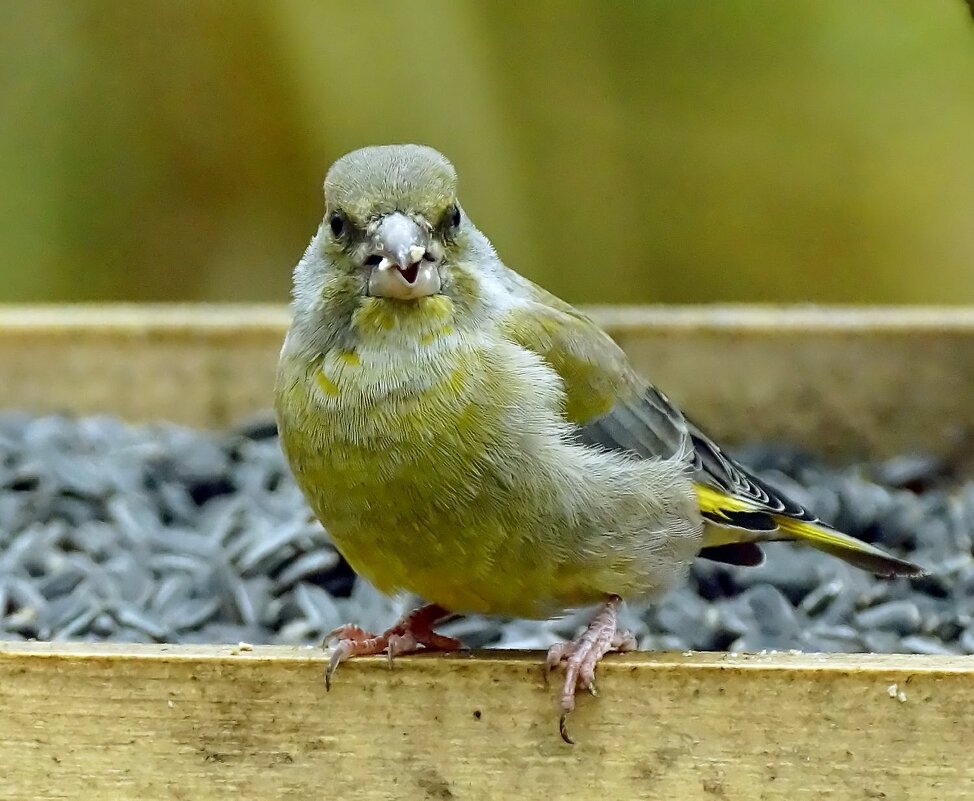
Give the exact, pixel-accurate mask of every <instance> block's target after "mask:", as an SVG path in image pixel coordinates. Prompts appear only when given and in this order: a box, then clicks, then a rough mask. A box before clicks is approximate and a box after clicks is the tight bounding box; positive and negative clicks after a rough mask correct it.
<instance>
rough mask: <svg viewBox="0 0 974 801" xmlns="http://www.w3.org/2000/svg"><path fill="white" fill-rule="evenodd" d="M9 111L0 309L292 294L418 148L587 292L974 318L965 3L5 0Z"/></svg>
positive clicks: (580, 293)
mask: <svg viewBox="0 0 974 801" xmlns="http://www.w3.org/2000/svg"><path fill="white" fill-rule="evenodd" d="M0 119H2V125H0V270H2V276H3V280H2V281H0V301H42V300H58V301H60V300H96V299H131V300H197V299H215V300H278V301H283V300H284V299H285V297H286V295H287V292H288V288H289V283H290V270H291V267H292V265H293V264H294V262H295V261H296V260H297V258H298V257H299V256H300V254H301V252H302V251H303V249H304V247H305V245H306V243H307V241H308V239H309V238H310V237H311V235H312V233H313V231H314V229H315V227H316V226H317V224H318V222H319V219H320V216H321V206H322V201H321V194H320V187H321V180H322V178H323V176H324V172H325V170H326V168H327V167H328V165H329V164H330V163H331V161H333V160H334V159H335V158H336V157H338V156H339V155H341V154H342V153H343V152H345V151H347V150H349V149H352V148H355V147H358V146H361V145H364V144H369V143H385V142H405V141H416V142H423V143H427V144H430V145H433V146H435V147H437V148H439V149H440V150H442V151H443V152H444V153H446V154H447V156H449V157H450V158H451V159H453V161H454V162H455V163H456V165H457V167H458V169H459V172H460V176H461V194H462V198H463V201H464V204H465V206H466V208H467V210H468V212H469V213H470V215H471V217H472V218H473V219H474V221H475V222H476V223H477V224H478V225H479V226H480V227H481V228H482V229H483V230H484V231H486V232H487V234H488V235H489V236H490V237H491V238H492V240H493V241H494V244H495V245H496V246H497V248H498V250H499V251H500V253H501V255H502V257H503V258H504V259H505V260H506V261H507V262H508V264H510V265H511V266H513V267H515V268H516V269H518V270H520V271H521V272H523V273H525V274H527V275H529V276H530V277H532V278H534V279H535V280H538V281H540V282H541V283H543V284H545V285H546V286H547V287H549V288H550V289H552V290H554V291H555V292H557V293H559V294H561V295H563V296H565V297H566V298H568V299H569V300H571V301H584V302H611V301H647V302H657V301H662V302H685V301H819V302H870V303H871V302H949V303H954V302H974V23H972V21H971V17H970V10H969V9H968V8H967V7H966V5H965V4H964V3H963V2H961V0H794V1H789V2H782V0H763V1H761V0H733V1H731V0H727V1H726V2H690V1H689V0H668V1H667V2H663V1H662V0H643V2H633V3H621V2H619V3H609V2H605V3H601V4H594V3H582V2H558V3H556V2H520V3H515V2H447V1H446V0H443V2H416V3H410V2H399V3H391V2H389V3H378V2H367V1H366V0H359V2H345V3H337V2H336V3H326V2H312V1H311V0H276V1H275V2H246V1H245V0H234V2H229V0H228V1H227V2H217V1H216V0H207V1H205V2H188V1H184V2H165V1H164V0H155V1H153V2H150V1H149V0H124V1H123V0H117V1H114V2H108V1H107V0H73V1H72V2H58V3H55V2H35V1H34V0H5V2H3V3H2V4H0Z"/></svg>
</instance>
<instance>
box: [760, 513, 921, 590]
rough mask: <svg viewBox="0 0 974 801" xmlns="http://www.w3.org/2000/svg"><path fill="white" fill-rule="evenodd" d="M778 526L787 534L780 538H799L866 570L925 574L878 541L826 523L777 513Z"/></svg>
mask: <svg viewBox="0 0 974 801" xmlns="http://www.w3.org/2000/svg"><path fill="white" fill-rule="evenodd" d="M773 517H774V520H775V522H776V523H777V524H778V530H779V531H780V532H781V533H783V534H785V535H786V536H783V537H780V539H789V540H798V541H800V542H804V543H807V544H808V545H811V546H812V547H813V548H817V549H818V550H820V551H825V553H828V554H832V556H838V557H839V558H840V559H842V560H844V561H846V562H848V563H849V564H850V565H855V566H856V567H860V568H862V569H863V570H869V571H870V572H872V573H877V574H879V575H880V576H922V575H923V574H924V570H923V568H921V567H920V566H919V565H915V564H913V563H912V562H907V561H906V560H905V559H898V558H897V557H895V556H890V555H889V554H888V553H886V552H885V551H882V550H880V549H879V548H877V547H876V546H875V545H870V544H869V543H868V542H863V541H862V540H857V539H856V538H855V537H850V536H849V535H848V534H843V533H842V532H841V531H836V530H835V529H833V528H830V527H829V526H826V525H825V524H824V523H819V522H809V521H805V520H796V519H795V518H793V517H785V516H783V515H774V516H773Z"/></svg>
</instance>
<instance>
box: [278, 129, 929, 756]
mask: <svg viewBox="0 0 974 801" xmlns="http://www.w3.org/2000/svg"><path fill="white" fill-rule="evenodd" d="M456 188H457V176H456V172H455V170H454V168H453V166H452V164H451V163H450V162H449V161H448V160H447V159H446V158H445V157H444V156H442V155H441V154H440V153H438V152H437V151H435V150H433V149H431V148H428V147H422V146H418V145H396V146H384V147H368V148H364V149H361V150H356V151H354V152H352V153H349V154H347V155H346V156H344V157H342V158H341V159H339V160H338V161H337V162H335V164H334V165H333V166H332V167H331V169H330V170H329V172H328V174H327V177H326V179H325V185H324V194H325V216H324V220H323V222H322V224H321V226H320V227H319V228H318V231H317V233H316V234H315V236H314V238H313V239H312V240H311V244H310V245H309V246H308V248H307V250H306V251H305V253H304V256H303V257H302V258H301V260H300V262H299V263H298V265H297V267H296V268H295V271H294V291H293V303H292V311H293V322H292V324H291V327H290V329H289V331H288V334H287V337H286V339H285V341H284V346H283V348H282V351H281V356H280V363H279V368H278V372H277V380H276V387H275V408H276V414H277V420H278V426H279V430H280V435H281V444H282V447H283V450H284V453H285V455H286V457H287V460H288V462H289V464H290V466H291V469H292V470H293V472H294V476H295V478H296V479H297V482H298V484H299V485H300V487H301V489H302V491H303V492H304V495H305V497H306V498H307V500H308V503H309V504H310V506H311V509H312V510H313V511H314V513H315V514H316V515H317V517H318V518H319V519H320V521H321V522H322V523H323V524H324V526H325V528H326V529H327V530H328V533H329V534H330V536H331V538H332V540H333V541H334V543H335V546H336V547H337V548H338V550H339V551H340V552H341V553H342V554H343V556H344V557H345V558H346V559H347V560H348V562H349V564H350V565H351V566H352V568H353V569H354V570H355V571H356V572H357V573H359V574H360V575H362V576H364V577H365V578H367V579H368V580H369V581H371V582H372V583H373V584H374V585H375V586H376V587H378V588H379V589H380V590H382V591H384V592H386V593H397V592H400V591H409V592H412V593H415V594H416V595H418V596H420V597H421V598H423V599H424V600H425V601H428V604H427V605H426V606H423V607H421V608H420V609H418V610H416V611H415V612H412V613H411V614H409V615H407V616H406V617H404V618H403V619H402V620H400V621H399V622H398V623H397V624H396V625H394V626H393V627H392V628H390V629H389V630H388V631H386V632H384V633H381V634H373V633H370V632H366V631H363V630H362V629H360V628H358V627H356V626H353V625H347V626H343V627H341V628H339V629H337V630H336V631H335V632H333V635H334V639H335V640H336V644H335V646H334V650H333V652H332V655H331V659H330V661H329V665H328V670H327V674H326V678H327V679H328V680H330V679H331V676H332V674H333V672H334V670H335V668H336V667H337V666H338V664H339V663H340V662H341V661H342V660H344V659H346V658H347V657H350V656H354V655H360V654H377V653H387V654H388V655H389V658H390V659H391V658H392V657H393V656H395V655H398V654H402V653H407V652H410V651H414V650H418V649H430V650H453V649H456V648H459V647H460V643H459V642H458V641H456V640H455V639H452V638H450V637H446V636H443V635H441V634H437V633H436V632H435V631H434V625H435V624H436V623H438V622H442V621H443V620H444V619H446V618H447V617H449V616H451V615H456V614H463V613H482V614H489V615H509V616H517V617H527V618H546V617H550V616H553V615H557V614H560V613H563V612H564V611H565V610H568V609H572V608H579V607H588V606H592V607H597V609H596V612H595V614H594V616H593V618H592V622H591V624H590V625H589V626H588V628H587V629H586V630H585V631H584V632H583V633H582V634H581V635H580V636H579V637H578V638H576V639H575V640H573V641H571V642H568V643H563V644H558V645H555V646H554V647H553V648H552V649H551V650H550V651H549V654H548V659H547V664H548V667H549V668H553V667H555V666H557V665H559V664H560V663H562V662H564V663H565V666H566V667H565V679H564V684H563V686H562V689H561V692H560V694H559V704H560V707H561V713H562V714H561V719H560V721H561V723H560V729H561V732H562V736H563V737H565V739H566V740H568V739H569V737H568V735H567V733H566V730H565V717H566V715H567V714H568V713H569V712H570V711H571V710H572V709H573V708H574V704H575V694H576V692H577V691H578V690H579V689H587V690H589V691H591V692H593V693H594V688H595V683H594V682H595V667H596V664H597V663H598V661H599V660H600V659H601V658H602V657H603V656H604V655H605V654H606V653H607V652H609V651H611V650H627V649H631V648H634V647H635V641H634V639H633V637H632V635H631V634H628V633H627V632H625V631H622V630H620V627H619V625H618V622H617V612H618V609H619V606H620V604H621V603H622V602H623V601H624V600H631V601H645V600H648V599H652V598H655V597H658V596H659V595H660V594H661V593H663V592H665V591H666V590H668V589H669V588H671V587H673V586H674V585H675V584H676V583H677V582H679V581H681V580H682V579H684V578H685V576H686V575H687V572H688V569H689V567H690V564H691V562H692V561H693V559H695V558H697V557H703V558H707V559H712V560H718V561H722V562H727V563H731V564H738V565H753V564H758V563H760V562H761V560H762V558H763V557H762V553H761V550H760V547H759V544H760V543H762V542H768V541H771V540H798V541H800V542H802V543H805V544H807V545H810V546H812V547H814V548H818V549H820V550H822V551H826V552H827V553H830V554H833V555H835V556H838V557H840V558H841V559H844V560H846V561H847V562H850V563H851V564H853V565H856V566H858V567H861V568H865V569H867V570H871V571H874V572H876V573H879V574H882V575H887V576H893V575H907V576H910V575H917V574H919V573H921V570H920V568H918V567H917V566H916V565H914V564H911V563H909V562H906V561H903V560H901V559H897V558H895V557H893V556H890V555H888V554H886V553H884V552H883V551H881V550H879V549H878V548H876V547H874V546H872V545H870V544H867V543H865V542H861V541H859V540H857V539H854V538H852V537H850V536H848V535H846V534H842V533H840V532H839V531H836V530H835V529H833V528H831V527H830V526H828V525H826V524H825V523H823V522H821V521H819V520H817V519H816V518H815V517H814V516H813V515H812V514H810V513H809V512H808V511H807V510H805V509H804V508H802V507H801V506H800V505H798V504H797V503H795V502H794V501H792V500H790V499H789V498H787V497H785V495H783V494H782V493H781V492H779V491H777V490H776V489H774V488H773V487H771V486H770V485H769V484H767V483H766V482H765V481H763V480H762V479H760V478H758V477H757V476H755V475H754V474H753V473H751V472H749V471H748V470H747V469H746V468H745V467H743V466H741V465H740V464H738V463H737V462H735V461H734V460H733V459H731V458H730V457H728V456H727V455H726V454H725V453H724V452H723V451H722V450H721V448H720V447H719V446H718V445H717V444H716V443H715V442H714V441H713V440H712V439H710V438H709V437H708V436H707V435H706V434H705V433H704V432H703V431H702V430H701V429H700V428H698V427H697V426H696V425H694V424H693V423H692V422H691V421H690V420H689V419H687V417H685V416H684V415H683V414H682V413H681V411H680V410H679V409H678V408H677V407H676V406H675V405H674V404H673V403H672V402H671V401H670V400H669V399H668V398H667V397H666V396H665V395H664V394H663V393H662V392H660V391H659V390H658V389H656V388H655V387H653V386H652V385H651V384H650V383H649V382H648V381H646V380H645V379H644V378H643V377H641V376H640V375H638V374H637V373H636V372H635V371H634V370H633V368H632V366H631V365H630V364H629V362H628V360H627V359H626V356H625V354H624V353H623V352H622V350H621V349H620V348H619V347H618V346H617V345H616V344H615V343H614V342H613V341H612V339H611V338H610V337H609V336H608V335H607V334H605V333H604V332H603V331H602V330H600V329H599V328H598V327H597V326H596V325H595V324H594V323H593V322H592V320H590V319H589V318H588V317H587V316H586V315H584V314H583V313H582V312H580V311H578V310H577V309H575V308H573V307H572V306H570V305H569V304H567V303H565V302H564V301H562V300H559V299H558V298H557V297H555V296H553V295H551V294H550V293H548V292H546V291H545V290H544V289H541V288H540V287H538V286H536V285H535V284H533V283H532V282H531V281H529V280H527V279H526V278H524V277H522V276H521V275H519V274H518V273H516V272H514V271H513V270H511V269H510V268H508V267H506V266H505V265H504V263H503V262H502V261H501V260H500V258H499V257H498V255H497V254H496V253H495V251H494V248H493V247H492V246H491V243H490V242H489V241H488V239H487V237H485V236H484V235H483V234H482V233H481V232H480V231H479V230H478V229H477V228H476V227H475V226H474V224H473V223H472V222H471V220H470V218H469V217H468V216H467V215H466V213H465V212H464V209H463V207H462V206H461V205H460V203H459V201H458V199H457V193H456Z"/></svg>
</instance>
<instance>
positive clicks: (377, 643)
mask: <svg viewBox="0 0 974 801" xmlns="http://www.w3.org/2000/svg"><path fill="white" fill-rule="evenodd" d="M449 616H450V612H449V611H447V610H446V609H444V608H443V607H442V606H438V605H437V604H427V605H426V606H421V607H420V608H419V609H416V610H414V611H412V612H410V613H409V614H408V615H406V616H405V617H404V618H402V620H400V621H399V622H398V623H396V625H394V626H393V627H392V628H390V629H387V630H386V631H385V632H383V633H382V634H373V633H371V632H368V631H365V629H362V628H360V627H359V626H355V625H352V624H351V623H346V624H345V625H344V626H339V627H338V628H337V629H335V630H334V631H332V632H330V633H329V634H328V636H327V637H325V641H324V642H323V643H322V647H324V646H327V645H328V644H329V643H330V642H331V641H333V640H334V641H335V645H334V648H333V649H332V652H331V656H330V657H329V659H328V667H327V668H325V689H328V690H330V689H331V679H332V676H334V675H335V671H336V670H337V669H338V666H339V665H340V664H341V663H342V662H344V661H345V660H346V659H348V658H349V657H352V656H371V655H375V654H382V653H384V654H388V656H389V666H390V667H391V666H392V660H393V659H394V658H395V657H397V656H400V655H402V654H410V653H413V652H415V651H420V650H423V651H459V650H460V649H461V648H463V644H462V643H461V642H460V640H458V639H456V638H454V637H447V636H445V635H443V634H437V633H436V632H435V631H433V626H434V625H435V624H436V623H438V622H439V621H441V620H443V619H444V618H446V617H449Z"/></svg>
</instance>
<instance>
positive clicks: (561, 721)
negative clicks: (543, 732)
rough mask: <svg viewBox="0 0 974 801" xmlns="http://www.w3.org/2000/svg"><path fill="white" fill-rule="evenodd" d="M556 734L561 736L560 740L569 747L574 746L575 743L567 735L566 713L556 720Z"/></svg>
mask: <svg viewBox="0 0 974 801" xmlns="http://www.w3.org/2000/svg"><path fill="white" fill-rule="evenodd" d="M558 733H559V734H560V735H561V739H562V740H564V741H565V742H566V743H568V744H569V745H575V741H574V740H573V739H572V738H571V735H570V734H569V733H568V713H567V712H562V713H561V717H560V718H558Z"/></svg>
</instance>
